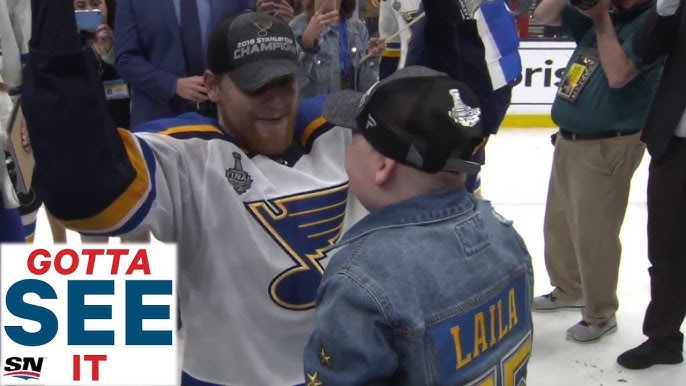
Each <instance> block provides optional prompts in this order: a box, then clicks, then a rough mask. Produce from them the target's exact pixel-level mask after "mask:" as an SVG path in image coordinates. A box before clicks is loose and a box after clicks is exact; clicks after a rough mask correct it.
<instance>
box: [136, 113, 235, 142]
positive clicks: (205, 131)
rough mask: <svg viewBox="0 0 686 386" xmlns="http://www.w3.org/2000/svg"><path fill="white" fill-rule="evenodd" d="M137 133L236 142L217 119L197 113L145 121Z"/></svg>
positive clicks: (137, 129)
mask: <svg viewBox="0 0 686 386" xmlns="http://www.w3.org/2000/svg"><path fill="white" fill-rule="evenodd" d="M133 131H134V132H135V133H136V134H139V133H151V134H157V135H160V136H164V137H171V138H176V139H181V140H183V139H193V138H197V139H204V140H212V139H222V140H225V141H229V142H232V143H235V139H234V138H233V137H231V136H230V135H228V134H227V133H225V132H224V131H223V130H222V129H221V127H220V125H219V122H217V120H216V119H212V118H208V117H204V116H202V115H200V114H196V113H187V114H183V115H179V116H178V117H174V118H167V119H158V120H154V121H150V122H146V123H143V124H141V125H139V126H138V127H136V128H135V129H134V130H133Z"/></svg>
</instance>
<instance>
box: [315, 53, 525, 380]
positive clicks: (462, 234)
mask: <svg viewBox="0 0 686 386" xmlns="http://www.w3.org/2000/svg"><path fill="white" fill-rule="evenodd" d="M477 105H478V102H477V97H476V95H475V94H474V93H473V92H472V91H471V90H469V89H468V88H467V86H465V85H463V84H461V83H458V82H456V81H454V80H452V79H451V78H449V77H448V76H447V75H446V74H442V73H439V72H435V71H433V70H430V69H428V68H424V67H417V66H413V67H407V68H404V69H402V70H399V71H397V72H396V73H394V74H393V75H391V76H390V77H388V78H386V79H384V80H383V81H381V82H379V83H377V84H376V85H374V86H373V87H372V88H371V89H370V90H369V91H367V93H365V94H364V95H363V94H361V93H356V92H353V91H342V92H339V93H337V94H334V95H333V96H331V97H330V98H329V99H328V101H327V103H326V105H325V107H324V117H325V118H326V119H327V120H328V121H329V122H330V123H332V124H335V125H339V126H343V127H349V128H352V129H353V130H354V131H353V133H354V134H353V143H352V146H351V147H350V148H349V150H348V153H347V160H346V170H347V172H348V175H349V178H350V189H351V190H352V192H354V193H355V195H356V196H357V197H358V198H359V200H360V201H361V203H362V204H363V205H364V206H365V207H366V208H367V209H368V210H369V211H370V214H369V215H368V216H367V217H365V218H364V219H362V220H361V221H360V222H359V223H357V224H356V225H354V226H353V227H352V228H351V229H350V230H349V231H348V232H346V233H345V234H344V235H343V236H342V237H341V240H340V241H339V242H338V243H337V244H336V245H334V248H336V249H337V252H336V254H335V255H334V256H333V257H332V259H331V261H330V263H329V265H328V267H327V268H326V270H325V273H324V278H323V279H322V283H321V286H320V287H319V291H318V294H317V298H316V323H317V325H316V329H315V331H314V333H313V334H312V336H311V337H310V340H309V343H308V345H307V347H306V349H305V353H304V366H305V377H306V378H305V379H306V384H308V385H312V386H314V385H327V386H330V385H368V384H375V385H377V384H388V385H438V384H441V385H465V384H472V382H476V383H478V384H489V385H500V384H508V385H518V384H520V382H521V381H522V380H524V379H525V377H526V368H527V363H528V359H529V356H530V352H531V338H532V323H531V314H530V311H531V301H532V291H533V269H532V266H531V257H530V256H529V253H528V251H527V249H526V247H525V245H524V242H523V241H522V239H521V238H520V236H519V235H518V234H517V232H516V231H515V230H514V229H513V227H512V222H511V221H507V220H505V219H503V218H502V217H501V216H500V215H498V214H497V213H496V212H495V211H494V210H493V208H492V207H491V204H490V203H488V202H487V201H484V200H482V199H480V198H478V197H475V196H473V195H470V194H468V193H467V192H466V190H465V188H464V181H465V177H466V174H471V173H475V172H477V171H478V170H479V165H478V164H476V163H473V162H471V161H469V160H470V156H471V154H472V152H473V150H474V148H475V147H476V146H477V145H478V144H479V143H480V140H481V138H480V136H479V133H480V129H481V128H480V127H479V126H480V109H479V108H478V107H477Z"/></svg>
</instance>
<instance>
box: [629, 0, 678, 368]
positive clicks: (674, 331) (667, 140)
mask: <svg viewBox="0 0 686 386" xmlns="http://www.w3.org/2000/svg"><path fill="white" fill-rule="evenodd" d="M634 51H635V52H636V54H637V55H638V56H639V57H640V59H641V60H642V61H644V62H652V61H655V60H659V58H660V57H662V56H664V55H668V57H667V61H666V63H665V67H664V72H663V76H662V80H661V82H660V85H659V87H658V89H657V93H656V95H655V99H654V101H653V106H652V109H651V111H650V114H649V116H648V120H647V121H646V125H645V128H644V129H643V133H642V136H641V140H642V141H643V142H645V143H646V145H647V148H648V152H649V153H650V155H651V161H650V169H649V170H650V171H649V177H648V259H649V260H650V263H651V265H652V266H651V267H650V268H649V272H650V287H651V291H650V292H651V294H650V295H651V301H650V304H649V305H648V309H647V310H646V315H645V319H644V321H643V333H644V334H645V335H646V336H647V337H648V340H647V341H646V342H644V343H643V344H641V345H640V346H638V347H636V348H634V349H631V350H629V351H627V352H625V353H623V354H622V355H620V356H619V357H618V358H617V362H618V363H619V364H620V365H622V366H624V367H626V368H629V369H644V368H648V367H650V366H652V365H654V364H676V363H681V362H683V354H682V352H683V344H684V336H683V334H682V333H681V332H680V331H679V329H680V327H681V324H682V323H683V321H684V317H686V244H684V241H683V238H684V226H686V195H685V194H684V192H685V189H684V187H686V91H684V87H683V84H684V82H685V81H686V74H685V73H684V69H686V11H685V10H684V1H683V0H657V7H656V10H654V11H652V13H651V15H649V16H648V18H647V19H646V20H645V22H644V23H643V24H642V25H641V27H640V28H639V30H638V31H637V32H636V35H635V38H634Z"/></svg>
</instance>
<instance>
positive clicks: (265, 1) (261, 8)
mask: <svg viewBox="0 0 686 386" xmlns="http://www.w3.org/2000/svg"><path fill="white" fill-rule="evenodd" d="M276 1H278V0H276ZM257 12H264V13H268V14H272V13H273V12H274V0H257Z"/></svg>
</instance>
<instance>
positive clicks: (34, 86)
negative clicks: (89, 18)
mask: <svg viewBox="0 0 686 386" xmlns="http://www.w3.org/2000/svg"><path fill="white" fill-rule="evenodd" d="M32 11H33V12H32V14H33V15H32V18H33V20H32V22H33V23H32V38H31V42H30V53H29V59H28V62H27V65H26V68H25V83H24V92H23V108H24V113H25V116H26V120H27V124H28V129H29V135H30V137H31V145H32V147H33V151H34V154H35V158H36V178H35V179H34V181H35V184H36V190H37V191H38V192H39V194H40V195H41V197H42V198H43V201H44V202H45V204H46V206H47V208H48V209H49V210H50V212H51V213H52V214H53V215H54V216H55V217H57V218H58V219H60V220H62V222H64V223H65V225H66V226H67V227H69V228H70V229H74V230H77V231H80V232H82V233H105V234H121V233H126V232H129V231H132V230H134V229H137V228H139V226H140V225H141V224H142V223H143V221H144V220H145V221H147V224H146V227H147V228H157V229H166V230H167V231H165V232H162V231H160V232H158V233H163V234H171V232H170V229H171V228H172V227H173V221H172V220H171V218H172V216H173V208H172V206H173V205H172V204H171V203H170V200H171V198H170V197H171V193H170V192H169V190H168V189H167V183H168V182H169V181H167V180H166V179H164V176H156V172H155V171H156V170H157V174H160V175H161V174H163V173H162V172H161V171H160V170H161V169H163V168H162V167H161V165H160V164H159V161H158V160H157V158H156V156H155V154H154V153H153V150H152V146H151V145H149V144H147V143H146V142H145V141H144V140H142V139H140V138H138V137H136V136H134V135H133V134H132V133H130V132H128V131H126V130H124V129H117V128H115V126H114V124H113V122H112V120H111V119H110V116H109V113H108V110H107V105H106V103H107V102H106V98H105V93H104V90H103V85H102V83H101V80H100V74H99V73H98V65H97V62H96V58H95V55H94V54H93V53H92V51H91V50H90V48H89V47H87V46H86V45H85V44H84V40H83V39H82V37H81V35H80V34H79V32H78V29H77V26H76V20H75V16H74V4H73V1H72V0H33V2H32ZM171 153H172V152H171V151H169V152H167V154H170V157H168V158H173V154H171ZM168 166H169V167H170V168H172V169H174V171H175V172H176V171H178V168H177V166H176V164H175V163H173V162H169V165H168ZM176 174H178V173H176ZM171 175H172V176H174V175H175V174H174V173H172V174H171ZM175 178H178V177H175ZM153 201H154V202H155V203H157V204H158V205H152V203H153ZM154 207H159V208H161V207H165V208H164V209H163V210H161V211H160V212H159V213H153V212H152V211H153V209H154ZM151 208H153V209H151ZM151 213H152V214H151ZM151 218H152V220H154V221H152V220H151ZM153 230H154V229H153Z"/></svg>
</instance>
